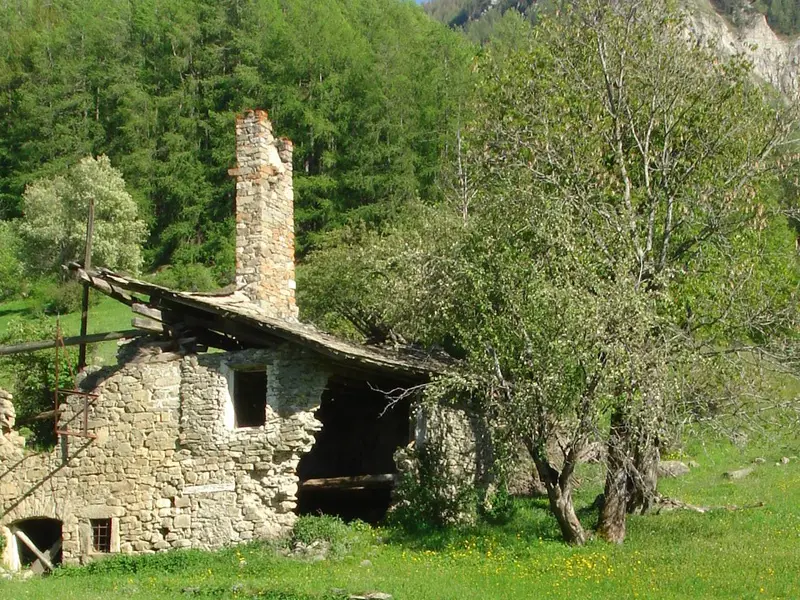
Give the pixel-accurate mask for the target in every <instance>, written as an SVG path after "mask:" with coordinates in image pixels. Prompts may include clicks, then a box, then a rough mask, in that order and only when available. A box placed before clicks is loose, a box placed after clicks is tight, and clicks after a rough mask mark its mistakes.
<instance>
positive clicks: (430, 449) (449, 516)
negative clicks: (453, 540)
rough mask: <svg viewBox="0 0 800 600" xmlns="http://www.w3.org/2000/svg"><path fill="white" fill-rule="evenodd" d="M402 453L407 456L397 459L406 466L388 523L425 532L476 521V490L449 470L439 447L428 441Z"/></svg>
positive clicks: (411, 530) (412, 530)
mask: <svg viewBox="0 0 800 600" xmlns="http://www.w3.org/2000/svg"><path fill="white" fill-rule="evenodd" d="M403 452H405V453H406V455H405V456H400V457H399V460H397V462H398V464H405V465H406V466H407V467H408V468H406V469H404V470H403V471H402V473H401V476H400V480H399V482H398V485H397V489H396V496H397V498H398V500H399V501H398V502H397V504H396V505H395V507H394V509H393V510H392V512H391V513H390V515H389V522H390V524H391V525H396V526H399V527H401V528H403V529H406V530H408V531H410V532H426V531H430V530H432V529H439V528H442V527H447V526H450V525H454V524H467V523H474V522H475V520H476V517H477V508H478V492H477V490H476V489H475V486H474V485H472V484H470V483H469V482H467V481H465V480H461V479H457V478H456V477H455V476H453V475H452V474H451V473H450V471H449V469H448V468H447V461H446V457H445V455H444V452H443V451H442V449H441V448H439V447H437V445H436V444H432V443H431V444H426V445H425V446H424V447H422V448H418V449H415V450H405V451H403Z"/></svg>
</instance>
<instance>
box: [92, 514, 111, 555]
mask: <svg viewBox="0 0 800 600" xmlns="http://www.w3.org/2000/svg"><path fill="white" fill-rule="evenodd" d="M91 521H92V550H94V551H95V552H105V553H108V552H111V519H92V520H91Z"/></svg>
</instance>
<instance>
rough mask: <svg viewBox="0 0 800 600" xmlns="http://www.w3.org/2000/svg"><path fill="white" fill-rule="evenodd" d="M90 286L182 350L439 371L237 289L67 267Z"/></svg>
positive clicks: (419, 358) (416, 374) (437, 364)
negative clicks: (168, 284)
mask: <svg viewBox="0 0 800 600" xmlns="http://www.w3.org/2000/svg"><path fill="white" fill-rule="evenodd" d="M68 268H69V270H70V271H72V272H73V273H75V274H76V275H77V278H78V279H79V280H80V281H81V282H83V283H85V284H87V285H89V286H91V287H92V288H94V289H96V290H98V291H100V292H102V293H104V294H106V295H108V296H110V297H112V298H114V299H116V300H118V301H120V302H123V303H125V304H127V305H129V306H131V308H132V310H133V313H134V321H133V322H134V326H136V327H139V328H142V329H146V330H149V331H151V332H152V333H153V334H161V335H164V336H169V337H171V338H173V339H174V340H175V341H176V342H177V343H179V344H180V345H181V346H182V347H183V348H184V349H185V350H190V351H191V350H197V349H202V348H203V347H205V346H208V347H215V348H221V349H223V350H239V349H243V348H253V347H259V346H266V345H269V344H271V343H274V342H276V341H287V342H292V343H295V344H298V345H300V346H303V347H305V348H308V349H309V350H312V351H314V352H316V353H318V354H320V355H321V356H322V357H324V358H326V359H327V360H328V361H331V362H333V363H336V364H337V365H338V366H341V367H345V368H349V369H354V370H359V371H378V372H385V373H387V374H393V375H394V376H397V377H401V378H408V379H421V378H428V377H429V376H430V375H432V374H435V373H440V372H443V371H444V369H445V368H446V365H445V363H444V362H442V361H441V360H439V359H438V358H434V357H432V356H431V355H430V354H427V353H425V352H421V351H419V350H416V349H412V348H407V347H405V348H384V347H377V346H368V345H365V344H358V343H354V342H350V341H346V340H342V339H339V338H337V337H334V336H332V335H329V334H327V333H324V332H322V331H320V330H318V329H317V328H315V327H313V326H311V325H307V324H304V323H299V322H297V321H291V320H287V319H281V318H276V317H272V316H270V314H269V311H268V310H265V309H263V308H261V307H260V306H259V305H257V304H255V303H253V302H252V301H251V300H250V298H248V297H247V296H246V295H244V294H243V293H241V292H238V291H237V292H233V293H219V294H206V293H190V292H179V291H175V290H170V289H168V288H165V287H162V286H159V285H155V284H153V283H149V282H146V281H141V280H138V279H134V278H131V277H127V276H125V275H121V274H118V273H115V272H113V271H110V270H108V269H94V270H89V271H87V270H84V269H83V268H82V267H81V266H80V265H79V264H77V263H71V264H70V265H68Z"/></svg>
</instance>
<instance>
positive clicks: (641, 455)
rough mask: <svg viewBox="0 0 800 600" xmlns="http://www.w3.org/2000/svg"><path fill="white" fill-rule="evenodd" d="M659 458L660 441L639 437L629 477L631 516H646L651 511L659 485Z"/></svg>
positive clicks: (629, 510)
mask: <svg viewBox="0 0 800 600" xmlns="http://www.w3.org/2000/svg"><path fill="white" fill-rule="evenodd" d="M640 433H646V432H640ZM658 458H659V450H658V440H654V439H652V438H650V437H649V436H645V437H644V438H642V437H638V438H637V440H636V450H635V452H634V455H633V469H632V472H631V473H629V476H628V513H629V514H634V513H639V514H644V513H646V512H647V511H648V510H650V506H651V505H652V503H653V499H654V498H655V497H656V487H657V485H658Z"/></svg>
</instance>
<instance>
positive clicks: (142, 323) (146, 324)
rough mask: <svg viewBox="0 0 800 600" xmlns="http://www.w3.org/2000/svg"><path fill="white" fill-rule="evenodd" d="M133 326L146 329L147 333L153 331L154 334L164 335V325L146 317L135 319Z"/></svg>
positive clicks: (132, 322)
mask: <svg viewBox="0 0 800 600" xmlns="http://www.w3.org/2000/svg"><path fill="white" fill-rule="evenodd" d="M131 325H133V326H134V327H136V328H137V329H144V330H145V331H152V332H153V333H164V324H163V323H159V322H158V321H153V320H152V319H148V318H146V317H133V319H132V320H131Z"/></svg>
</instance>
